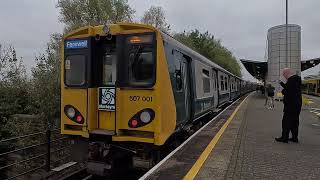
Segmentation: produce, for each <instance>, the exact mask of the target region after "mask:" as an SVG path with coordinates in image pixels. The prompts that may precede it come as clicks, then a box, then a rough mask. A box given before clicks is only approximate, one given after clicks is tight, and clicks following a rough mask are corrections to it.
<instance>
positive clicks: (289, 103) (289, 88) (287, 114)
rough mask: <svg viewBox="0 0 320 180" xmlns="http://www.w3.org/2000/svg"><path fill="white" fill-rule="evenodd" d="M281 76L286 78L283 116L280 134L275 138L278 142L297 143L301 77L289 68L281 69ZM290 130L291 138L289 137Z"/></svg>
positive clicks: (283, 92) (282, 84) (283, 85)
mask: <svg viewBox="0 0 320 180" xmlns="http://www.w3.org/2000/svg"><path fill="white" fill-rule="evenodd" d="M282 75H283V77H284V78H285V79H286V80H287V83H286V84H284V83H283V82H280V84H281V86H282V87H283V90H282V94H283V104H284V108H283V117H282V136H281V137H279V138H275V139H276V141H278V142H283V143H288V140H289V141H292V142H295V143H298V142H299V141H298V129H299V115H300V111H301V105H302V97H301V77H300V76H298V75H296V74H295V73H294V71H293V70H292V69H290V68H285V69H283V71H282ZM290 131H291V134H292V138H289V133H290Z"/></svg>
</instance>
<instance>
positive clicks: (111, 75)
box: [102, 53, 117, 85]
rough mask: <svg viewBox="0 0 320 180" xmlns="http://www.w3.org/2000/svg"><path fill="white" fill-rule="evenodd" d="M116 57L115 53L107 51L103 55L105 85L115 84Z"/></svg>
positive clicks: (103, 80) (103, 79)
mask: <svg viewBox="0 0 320 180" xmlns="http://www.w3.org/2000/svg"><path fill="white" fill-rule="evenodd" d="M116 59H117V56H116V55H114V54H108V53H106V54H105V55H104V57H103V77H102V82H103V85H108V84H115V81H116Z"/></svg>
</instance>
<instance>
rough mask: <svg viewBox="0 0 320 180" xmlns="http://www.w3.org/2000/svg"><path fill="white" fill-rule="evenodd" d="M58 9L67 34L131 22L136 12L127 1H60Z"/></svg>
mask: <svg viewBox="0 0 320 180" xmlns="http://www.w3.org/2000/svg"><path fill="white" fill-rule="evenodd" d="M57 7H58V8H59V9H60V21H61V22H62V23H64V24H65V31H66V32H68V31H70V30H73V29H76V28H79V27H83V26H87V25H92V26H94V25H99V24H105V23H117V22H121V21H129V22H131V21H132V16H133V14H134V12H135V11H134V10H133V9H132V8H131V7H130V6H129V4H128V1H127V0H59V1H58V4H57Z"/></svg>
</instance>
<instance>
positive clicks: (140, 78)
mask: <svg viewBox="0 0 320 180" xmlns="http://www.w3.org/2000/svg"><path fill="white" fill-rule="evenodd" d="M129 63H130V65H129V78H130V81H131V82H142V83H143V84H149V83H152V82H153V74H154V60H153V58H152V52H142V53H130V55H129Z"/></svg>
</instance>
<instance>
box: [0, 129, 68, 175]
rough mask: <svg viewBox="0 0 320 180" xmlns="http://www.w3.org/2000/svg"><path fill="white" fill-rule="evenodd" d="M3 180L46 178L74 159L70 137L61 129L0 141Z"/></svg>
mask: <svg viewBox="0 0 320 180" xmlns="http://www.w3.org/2000/svg"><path fill="white" fill-rule="evenodd" d="M0 147H1V150H0V179H6V180H11V179H30V176H38V177H44V176H45V174H48V172H50V170H51V168H52V167H55V166H59V165H60V164H62V163H65V162H66V161H67V160H68V158H70V147H71V145H70V139H69V138H68V137H67V136H63V135H61V134H60V129H54V130H47V131H42V132H36V133H32V134H27V135H22V136H18V137H12V138H8V139H3V140H0Z"/></svg>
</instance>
